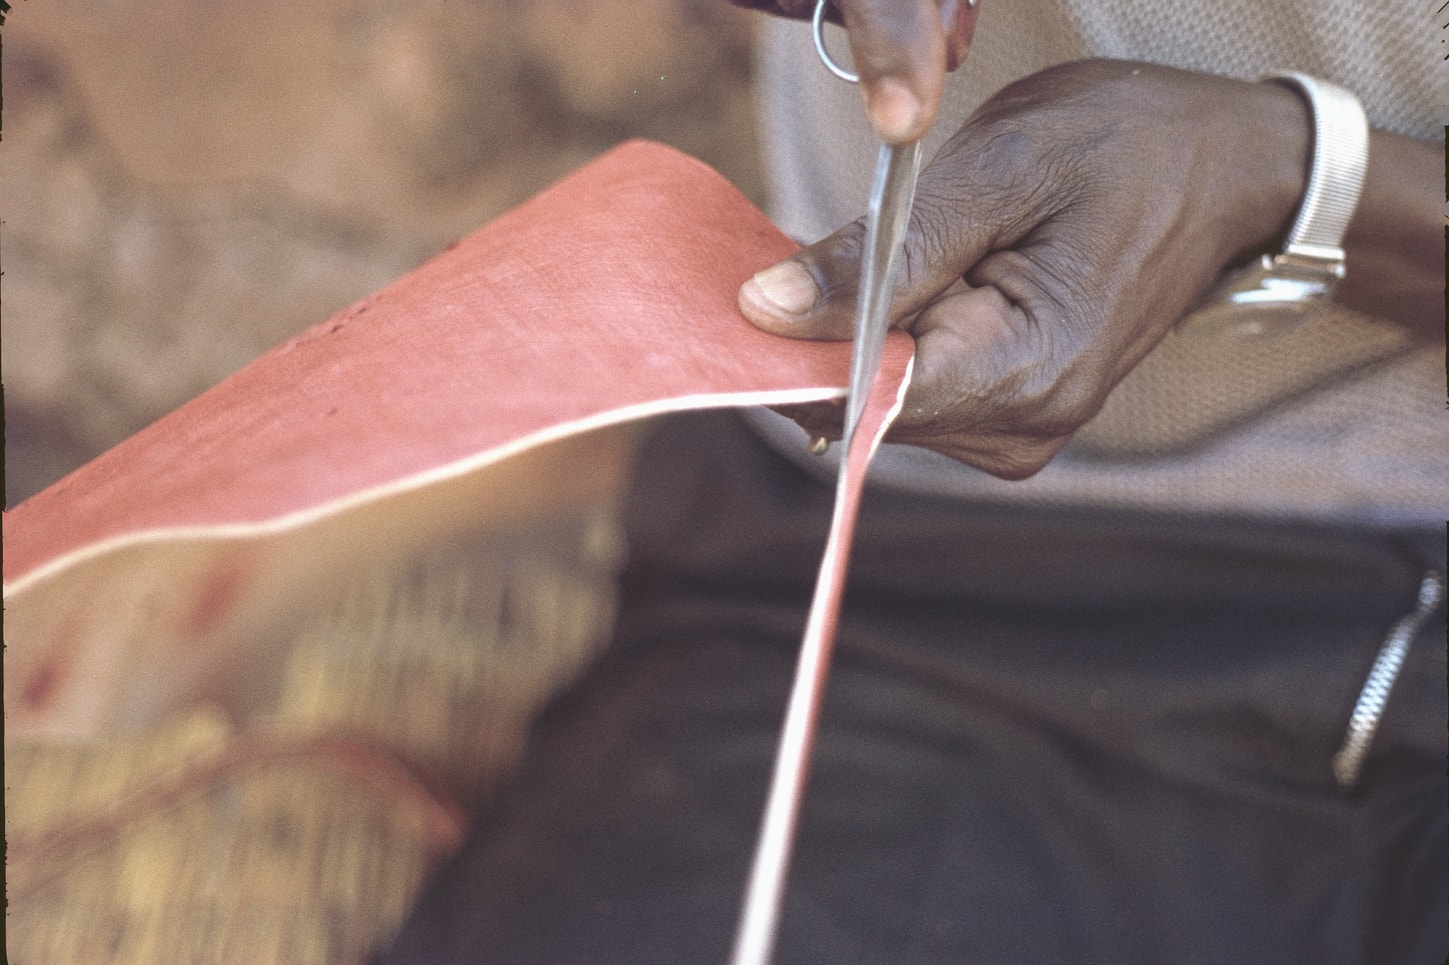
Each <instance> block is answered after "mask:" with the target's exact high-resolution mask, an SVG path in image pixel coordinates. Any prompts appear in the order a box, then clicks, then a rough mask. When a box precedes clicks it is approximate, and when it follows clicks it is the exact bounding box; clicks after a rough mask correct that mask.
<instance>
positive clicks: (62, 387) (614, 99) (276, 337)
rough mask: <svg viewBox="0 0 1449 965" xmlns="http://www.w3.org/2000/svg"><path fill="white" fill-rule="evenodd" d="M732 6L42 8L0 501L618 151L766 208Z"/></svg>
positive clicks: (65, 1) (13, 202) (483, 3)
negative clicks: (647, 141) (630, 145)
mask: <svg viewBox="0 0 1449 965" xmlns="http://www.w3.org/2000/svg"><path fill="white" fill-rule="evenodd" d="M751 16H752V15H750V14H746V13H743V12H740V11H738V10H735V9H734V8H732V7H730V6H729V5H728V4H727V3H726V2H725V0H477V2H473V3H458V2H452V3H448V2H444V0H419V2H413V3H397V2H384V0H312V2H309V3H306V4H296V3H284V2H281V0H259V2H255V3H249V4H221V3H215V2H211V0H148V2H146V3H140V4H137V3H130V2H122V0H46V2H36V3H23V4H17V5H15V6H14V7H13V8H12V10H11V12H10V14H9V15H8V17H7V19H6V23H5V35H4V57H3V64H0V71H3V77H0V81H3V85H4V94H5V99H4V106H5V113H4V136H3V140H0V171H3V177H0V218H3V226H0V250H3V268H4V277H3V280H0V305H3V308H0V328H3V332H0V376H3V380H4V388H5V416H6V453H5V454H6V464H5V494H6V502H7V504H8V505H13V504H14V503H15V502H17V501H19V500H20V499H23V498H24V497H26V496H28V495H30V494H32V493H34V492H36V491H37V490H38V489H40V488H42V487H43V486H45V485H47V484H48V483H50V482H51V481H53V480H54V479H56V478H58V477H59V476H60V475H62V474H63V473H64V472H66V471H69V470H70V469H72V468H75V467H76V466H77V465H79V464H80V463H81V462H83V461H84V460H85V459H88V458H90V457H91V456H93V455H95V454H96V453H98V452H100V451H101V450H103V449H105V448H107V447H108V446H110V445H113V444H115V443H116V442H118V441H120V440H121V439H123V438H124V437H126V436H127V435H129V434H131V433H133V432H135V431H136V430H137V429H139V428H141V427H142V426H144V425H146V424H147V423H149V422H151V421H153V420H154V419H156V418H157V417H159V416H161V415H163V414H164V413H166V412H168V411H170V410H171V409H173V408H175V407H176V406H177V405H179V404H181V403H182V402H184V401H186V400H187V399H188V398H190V397H192V396H193V395H195V394H197V393H198V392H200V391H201V390H203V389H204V388H206V387H207V386H209V385H211V384H213V383H214V382H216V381H218V380H219V379H221V378H222V377H224V376H225V375H226V374H228V373H229V372H231V371H233V370H235V369H236V368H238V367H239V366H241V365H243V364H244V363H245V362H247V361H248V360H249V359H251V358H253V357H255V356H256V355H258V354H259V353H261V352H262V351H264V350H266V349H267V348H270V347H271V346H273V345H275V344H277V343H278V342H280V341H282V340H283V339H285V338H287V337H288V336H290V335H291V334H293V333H295V332H296V331H298V330H299V329H301V328H304V327H306V326H307V325H310V324H312V323H315V322H318V321H321V320H322V319H323V318H325V317H326V316H327V315H329V314H331V313H332V312H334V311H336V310H338V309H340V308H343V307H345V306H346V305H348V304H350V303H351V302H352V301H355V300H356V299H358V298H360V297H362V296H364V295H366V294H368V293H370V292H372V291H374V290H376V289H377V288H379V287H381V286H382V285H384V284H386V283H387V282H388V281H390V280H392V279H393V278H395V277H397V276H398V275H400V274H402V273H403V272H405V271H407V270H408V269H410V268H412V267H413V266H415V265H417V264H418V263H419V262H421V261H422V260H424V259H426V258H427V257H428V256H429V255H430V254H432V253H433V252H435V251H437V250H439V249H440V248H442V247H443V246H444V245H446V244H447V243H448V242H449V241H451V240H452V239H453V238H455V237H457V236H458V235H460V234H462V233H465V232H467V231H470V230H472V229H473V228H475V227H477V226H478V225H480V224H482V223H484V222H486V221H487V220H489V219H490V218H492V217H494V216H495V215H497V214H499V213H500V212H502V211H504V210H507V209H508V208H509V207H512V206H513V205H515V204H517V203H518V202H519V201H521V200H523V199H524V198H527V197H528V196H529V195H531V194H533V193H534V192H536V191H538V190H539V189H541V188H542V187H544V186H546V185H547V184H549V183H550V182H552V181H553V180H555V179H557V178H558V177H560V176H561V175H563V174H564V173H566V172H568V171H570V170H572V169H573V168H575V167H577V166H578V165H580V164H582V163H583V162H585V161H586V160H588V159H589V158H591V157H593V156H594V155H596V154H598V153H599V152H601V151H603V150H605V149H607V148H608V147H609V146H611V145H613V144H615V143H617V142H619V141H621V140H624V139H626V138H629V137H650V138H653V139H656V140H660V141H664V142H666V143H670V144H673V145H675V146H677V147H679V148H681V149H683V150H685V151H687V152H688V153H691V154H693V155H695V156H696V157H699V158H701V159H702V160H704V161H706V162H707V163H709V164H711V165H713V166H714V167H716V168H717V169H719V170H720V171H721V172H722V173H724V174H725V176H727V177H729V178H730V179H731V180H732V181H734V182H735V184H737V185H738V186H739V187H740V188H741V189H742V190H743V191H744V192H745V193H746V194H748V195H750V196H751V197H753V198H755V200H756V201H760V200H762V197H761V196H762V188H761V183H760V177H759V174H758V170H757V159H756V150H755V140H754V125H753V119H752V114H751V105H750V101H749V96H748V82H749V33H750V23H751Z"/></svg>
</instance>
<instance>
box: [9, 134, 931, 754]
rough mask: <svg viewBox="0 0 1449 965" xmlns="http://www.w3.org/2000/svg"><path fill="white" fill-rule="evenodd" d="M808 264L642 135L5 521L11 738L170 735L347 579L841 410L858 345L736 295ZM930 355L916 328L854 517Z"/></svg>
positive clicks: (833, 575) (839, 552) (755, 216)
mask: <svg viewBox="0 0 1449 965" xmlns="http://www.w3.org/2000/svg"><path fill="white" fill-rule="evenodd" d="M795 248H796V246H795V245H794V243H793V242H791V241H790V240H789V239H788V238H786V237H785V236H784V235H782V234H781V233H780V232H779V231H778V230H777V229H775V227H774V226H773V225H771V224H770V222H769V221H768V220H767V219H766V218H765V217H764V216H763V215H762V214H760V213H759V212H758V211H757V210H756V209H755V208H754V207H753V206H752V205H751V204H750V203H749V202H748V201H747V200H746V199H745V198H744V197H743V196H741V195H740V194H739V193H738V192H737V191H736V190H735V189H734V188H733V187H732V186H731V185H730V184H729V183H728V182H727V181H725V180H724V179H723V178H721V177H720V176H719V175H717V174H715V173H714V172H713V171H711V170H710V169H708V168H707V167H705V166H704V165H702V164H700V163H699V162H697V161H694V160H693V159H691V158H688V157H685V156H683V155H681V154H679V153H677V152H675V151H673V150H671V149H669V148H666V147H663V146H660V145H657V144H650V143H644V142H632V143H629V144H625V145H623V146H621V147H618V148H616V149H614V150H613V151H611V152H610V153H608V154H606V155H604V156H602V157H600V158H599V159H597V160H595V161H594V162H592V163H591V164H589V165H587V166H586V167H584V168H582V169H580V170H579V171H577V172H575V173H574V174H572V175H570V176H569V177H568V178H565V179H564V180H563V181H561V182H559V183H558V184H556V185H554V186H553V187H551V188H549V189H548V190H546V191H544V192H543V193H542V194H540V195H538V196H537V197H535V198H533V199H532V200H530V201H528V202H526V203H525V204H523V205H521V206H520V207H518V208H516V209H514V210H513V211H511V212H509V213H507V214H505V215H503V216H502V217H500V218H498V219H497V220H495V221H493V222H491V223H490V224H488V225H486V226H485V227H483V228H482V229H480V230H479V231H477V232H475V233H474V234H472V235H470V236H468V237H466V238H464V239H462V240H461V241H459V242H458V243H456V244H455V245H453V246H451V247H450V248H449V249H448V250H446V251H444V252H442V253H441V254H439V255H438V256H437V257H435V258H433V259H432V260H431V261H429V262H427V263H425V264H424V265H422V266H421V267H420V268H418V269H416V270H415V271H413V272H412V273H410V274H408V275H406V276H404V277H403V278H401V279H399V280H398V281H396V282H394V283H393V284H391V285H389V286H387V287H386V288H384V289H382V290H381V291H379V292H377V293H376V294H374V295H372V296H370V297H368V298H366V299H364V300H362V301H361V302H359V303H358V304H356V305H354V306H352V307H351V308H349V309H347V310H345V311H343V312H341V313H339V314H337V315H335V316H333V317H332V318H330V319H328V320H327V321H325V322H323V323H322V324H320V325H318V326H316V327H314V328H312V329H310V330H308V331H306V332H304V333H302V334H301V335H299V336H298V337H296V338H294V339H293V340H291V341H290V342H287V343H286V344H284V345H282V346H280V347H278V348H276V349H274V350H272V351H271V352H269V353H267V354H266V355H264V356H262V357H261V358H259V359H257V360H256V361H254V362H253V363H251V364H250V365H248V366H246V367H245V368H243V369H242V370H240V371H239V372H237V373H236V374H235V375H233V376H231V377H230V378H228V379H226V380H225V381H223V382H222V383H220V384H218V385H217V386H215V387H214V388H212V389H211V390H209V391H207V392H206V393H204V394H202V395H201V396H199V397H197V398H196V399H194V400H192V401H191V402H189V403H187V404H186V405H184V406H182V407H181V408H180V409H178V410H176V411H175V412H173V413H171V414H170V415H168V416H166V417H165V418H163V419H161V420H159V421H158V422H156V423H155V424H153V425H151V426H150V427H148V428H146V429H144V430H142V431H141V432H139V433H137V434H136V435H135V436H133V437H131V438H130V439H128V440H126V441H125V442H123V443H121V444H120V445H118V446H116V447H115V448H114V449H112V450H110V451H109V452H106V453H104V454H103V455H101V456H99V457H98V458H96V459H95V460H94V461H92V462H90V463H89V464H87V465H86V466H84V467H82V468H81V469H79V470H77V471H76V472H74V473H72V474H71V475H70V476H68V477H66V478H65V479H63V480H61V481H60V482H58V483H56V484H55V485H53V486H51V487H50V488H49V489H47V490H45V491H44V492H42V493H39V494H38V495H36V496H34V497H32V498H31V499H29V500H27V501H25V502H24V503H22V504H21V505H19V506H17V507H15V508H14V509H13V510H11V511H9V512H6V513H5V514H4V549H5V553H4V584H5V586H4V595H5V608H6V612H5V643H6V650H5V656H4V661H5V675H4V698H5V726H6V735H7V737H15V736H23V735H27V734H40V733H49V734H68V735H72V736H87V735H97V734H100V733H105V732H108V731H115V730H118V729H123V728H135V727H140V726H145V725H148V724H151V723H153V722H155V721H157V720H159V719H160V718H162V717H163V716H164V715H166V714H167V713H169V712H171V711H173V710H174V709H176V708H177V707H179V706H181V705H183V704H185V703H187V702H189V701H192V700H195V699H197V698H198V697H201V696H215V695H216V694H217V693H218V692H221V693H224V692H226V691H227V688H229V687H232V686H235V682H236V681H237V680H239V679H241V678H243V677H246V676H248V675H250V676H258V675H271V674H272V671H270V670H269V669H268V662H269V661H276V660H280V659H281V656H282V654H281V653H280V652H279V651H278V650H276V649H269V648H271V647H273V646H274V644H272V643H271V641H276V640H285V639H287V631H288V630H289V629H295V624H296V623H297V622H298V621H299V620H300V617H299V614H305V613H306V612H307V610H308V605H309V603H310V602H311V601H313V600H315V599H316V596H317V593H318V591H319V589H320V588H321V587H322V586H323V585H324V584H326V582H327V581H329V580H335V579H337V578H338V577H337V574H338V573H339V572H342V573H345V572H346V571H347V570H348V569H349V568H350V567H352V566H354V565H355V561H357V560H368V561H375V560H377V559H381V558H385V557H387V556H389V555H390V554H406V553H408V552H410V551H416V550H418V549H419V548H421V547H424V546H426V545H428V543H429V542H430V541H434V540H437V539H439V538H443V537H445V536H446V535H447V534H448V533H450V532H458V531H459V530H460V529H461V528H462V527H464V526H467V527H478V526H480V525H487V524H490V523H494V522H498V523H512V524H517V522H519V521H520V520H526V519H528V518H531V514H532V515H538V514H540V513H546V512H548V511H549V507H550V506H555V507H556V506H557V505H558V504H559V503H560V502H561V501H564V500H567V499H568V498H570V497H571V496H572V497H577V496H579V495H580V494H587V492H589V491H590V490H591V489H594V488H597V487H599V486H600V485H601V481H600V480H599V479H597V478H591V474H590V472H589V471H587V470H585V469H583V468H581V467H593V469H594V470H595V471H596V472H604V473H606V474H607V473H614V474H615V475H616V476H618V477H619V478H620V479H622V476H623V473H624V472H625V471H626V468H627V461H626V460H621V459H620V458H618V457H617V455H615V456H610V454H611V453H617V452H618V451H619V450H620V448H621V447H620V445H619V442H618V439H617V438H616V437H615V435H614V433H616V432H617V431H618V429H619V427H622V426H624V425H625V424H627V423H630V422H632V421H636V420H639V419H643V418H645V417H649V416H654V415H658V414H662V413H667V412H671V411H678V410H683V409H690V408H703V407H717V406H737V405H754V404H781V403H791V402H804V401H812V400H820V399H831V398H839V397H841V396H843V395H844V387H845V385H846V383H847V379H848V370H849V360H850V345H849V344H848V343H822V342H808V341H796V340H791V339H784V338H780V337H777V336H773V335H769V334H766V333H764V332H761V331H759V330H758V329H756V328H754V327H753V326H751V325H750V324H748V323H747V322H746V321H745V320H744V318H743V317H742V316H741V315H740V313H739V310H738V308H737V306H736V293H737V291H738V288H739V286H740V284H741V283H742V282H743V281H744V280H745V279H746V278H748V277H749V276H750V275H751V274H752V273H754V272H755V271H757V270H759V269H760V268H763V267H765V266H766V265H769V264H772V263H774V262H775V261H777V260H779V259H780V258H783V257H785V256H787V255H789V254H790V253H792V252H793V251H794V250H795ZM911 351H912V345H911V341H910V339H909V338H908V337H906V336H904V335H900V334H898V333H897V334H895V335H893V337H892V339H891V340H890V344H889V345H888V347H887V350H886V355H885V360H884V363H883V366H882V370H881V376H880V380H881V381H880V382H879V383H878V389H877V391H876V392H875V393H874V394H873V399H875V400H876V401H875V403H874V408H873V410H872V412H871V413H870V414H868V415H867V417H866V418H867V420H868V422H869V425H870V428H869V430H868V431H863V432H862V433H860V435H861V436H862V437H864V438H865V441H866V442H867V445H864V446H859V447H853V449H855V450H857V451H852V452H851V453H850V458H849V460H848V462H849V466H848V468H847V470H846V473H845V476H846V478H847V479H850V480H853V482H852V483H851V485H850V489H851V492H850V494H849V495H848V497H847V499H846V500H845V508H844V510H843V511H845V512H847V513H848V514H849V515H850V516H851V518H852V519H853V514H854V506H855V500H856V499H857V498H858V495H859V493H858V487H859V483H860V480H861V478H862V477H863V475H864V471H865V466H866V463H867V461H868V460H869V458H870V452H871V451H872V449H873V448H874V445H875V443H876V442H878V440H879V438H880V437H881V436H882V435H883V434H884V432H885V430H886V427H887V426H888V424H889V422H890V420H891V418H892V416H893V414H894V412H895V410H896V409H897V407H898V405H899V399H900V397H901V394H902V393H903V392H904V387H905V384H906V380H907V378H908V370H909V367H910V359H911ZM803 444H804V434H803V433H802V446H803ZM599 467H603V468H602V469H600V468H599ZM603 482H605V483H606V482H608V480H603ZM848 546H849V530H848V526H847V527H846V528H845V531H844V532H841V533H839V534H837V538H836V539H835V540H834V541H833V542H832V545H831V547H830V548H829V549H828V550H827V551H826V561H825V573H823V574H822V581H821V590H820V591H819V594H818V595H819V596H820V597H821V600H820V602H818V603H817V608H816V613H815V614H814V615H812V617H811V631H810V633H811V634H812V635H815V636H817V637H820V638H823V639H825V640H826V641H828V639H829V638H830V637H831V635H832V633H833V624H834V618H835V613H836V611H837V610H838V605H839V596H840V579H841V577H842V575H843V572H844V567H845V561H846V555H847V552H848Z"/></svg>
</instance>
